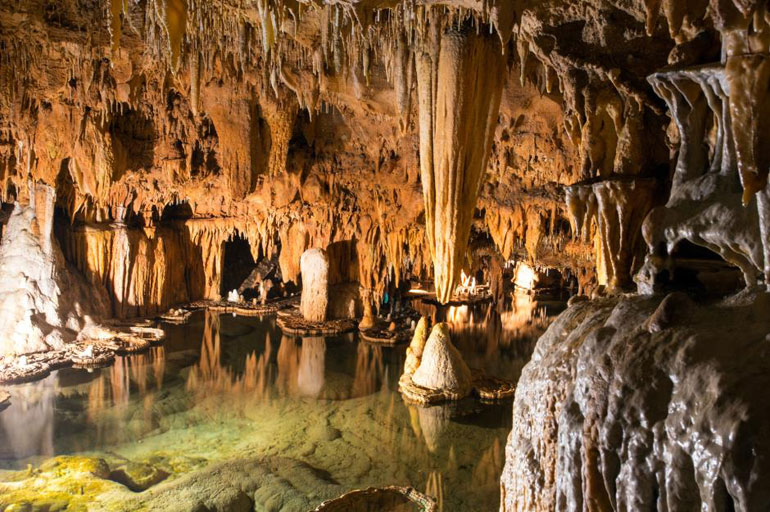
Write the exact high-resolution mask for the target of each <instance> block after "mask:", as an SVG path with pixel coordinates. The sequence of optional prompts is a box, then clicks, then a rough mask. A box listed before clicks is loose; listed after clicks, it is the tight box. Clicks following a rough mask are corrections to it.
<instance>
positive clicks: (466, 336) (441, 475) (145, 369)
mask: <svg viewBox="0 0 770 512" xmlns="http://www.w3.org/2000/svg"><path fill="white" fill-rule="evenodd" d="M552 312H556V311H546V310H545V309H543V308H542V307H541V308H538V307H537V306H534V305H533V304H525V305H524V306H522V305H521V304H519V305H516V307H515V308H514V310H513V311H509V312H507V313H503V314H502V315H501V316H498V315H491V316H490V315H488V312H486V311H484V310H483V308H481V309H479V308H473V309H468V308H467V307H466V308H462V307H461V308H454V310H450V312H449V320H450V321H451V325H452V330H453V340H454V342H455V344H456V345H457V346H458V348H459V349H460V350H461V352H462V353H463V355H464V356H465V357H466V360H467V362H468V363H469V365H470V366H472V367H475V368H480V369H483V370H485V371H486V372H487V373H489V374H490V375H496V376H499V377H503V378H508V379H513V380H516V379H517V378H518V376H519V373H520V371H521V367H522V366H523V365H524V364H525V363H526V362H527V360H528V359H529V356H530V354H531V350H532V348H533V347H534V341H535V340H536V339H537V337H538V335H539V334H540V333H541V332H542V331H543V329H544V327H545V325H546V324H547V323H548V321H549V317H550V314H551V313H552ZM164 328H165V329H166V330H167V334H168V336H167V341H166V343H165V344H164V345H163V346H162V347H155V348H153V349H152V350H151V351H150V352H147V353H144V354H138V355H133V356H128V357H121V358H118V360H117V361H116V363H115V364H114V365H113V366H111V367H109V368H104V369H101V370H94V371H91V372H89V371H85V370H75V369H66V370H60V371H58V372H55V373H53V374H52V375H51V376H49V377H48V378H47V379H45V380H43V381H40V382H36V383H30V384H24V385H18V386H9V387H8V388H7V391H8V392H9V393H10V394H11V405H10V406H9V407H8V408H7V409H5V410H4V411H2V412H0V467H2V468H4V469H2V470H0V491H2V492H0V505H9V504H11V503H22V502H24V501H27V502H30V503H31V504H45V503H48V504H51V503H53V504H59V505H69V506H70V509H77V508H78V507H79V506H83V507H87V509H89V510H141V509H147V510H192V509H195V508H196V506H199V505H203V506H205V507H206V508H207V509H212V510H213V509H223V508H227V509H230V510H240V509H244V510H251V509H254V510H308V509H312V508H314V507H315V506H317V505H318V504H320V502H321V501H323V500H325V499H329V498H332V497H335V496H338V495H340V494H342V493H344V492H346V491H349V490H351V489H355V488H364V487H368V486H384V485H401V486H412V487H415V488H416V489H418V490H420V491H425V492H427V493H428V494H430V495H432V496H435V497H437V498H438V500H439V504H440V506H441V508H442V509H443V510H478V511H482V510H497V509H498V507H499V497H500V490H499V489H500V488H499V478H500V473H501V471H502V466H503V462H504V446H505V440H506V437H507V435H508V432H509V431H510V426H511V424H510V422H511V402H510V401H508V402H503V403H496V404H482V403H480V402H479V401H477V400H474V399H467V400H465V401H462V402H460V403H457V404H453V405H451V406H434V407H429V408H423V407H418V406H412V405H407V404H406V403H404V401H403V400H402V399H401V397H400V395H399V394H398V392H397V391H396V387H397V382H398V377H399V375H400V374H401V371H402V368H403V363H404V355H405V354H404V353H405V346H404V345H400V346H397V347H383V346H377V345H371V344H368V343H366V342H363V341H358V339H357V335H355V334H348V335H345V336H337V337H327V338H320V337H316V338H296V337H292V336H286V335H283V334H282V333H281V331H280V329H279V328H278V327H277V326H276V324H275V317H274V316H265V317H255V318H247V317H236V316H232V315H218V314H215V313H210V312H201V313H196V314H195V315H194V316H193V317H192V318H191V320H190V321H189V322H188V323H186V324H183V325H172V324H166V325H164ZM72 456H74V457H72ZM94 468H96V469H94ZM125 475H128V477H126V476H125ZM118 482H120V483H118ZM148 485H149V489H148V490H144V491H143V492H139V490H140V489H141V488H142V487H145V486H148ZM131 487H133V488H134V490H131V489H130V488H131ZM239 504H240V505H239ZM238 507H242V508H238ZM0 508H2V507H0ZM51 509H55V507H51ZM68 510H69V509H68Z"/></svg>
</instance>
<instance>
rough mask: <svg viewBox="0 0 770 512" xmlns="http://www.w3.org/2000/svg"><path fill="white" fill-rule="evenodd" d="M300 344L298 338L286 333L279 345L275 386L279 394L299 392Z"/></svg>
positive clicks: (291, 394)
mask: <svg viewBox="0 0 770 512" xmlns="http://www.w3.org/2000/svg"><path fill="white" fill-rule="evenodd" d="M299 360H300V346H299V343H297V339H296V338H294V337H291V336H286V335H284V336H283V337H282V338H281V346H280V347H278V355H277V362H278V375H277V377H276V382H275V387H276V390H277V392H278V393H279V394H281V395H288V396H295V395H296V394H297V374H298V372H299Z"/></svg>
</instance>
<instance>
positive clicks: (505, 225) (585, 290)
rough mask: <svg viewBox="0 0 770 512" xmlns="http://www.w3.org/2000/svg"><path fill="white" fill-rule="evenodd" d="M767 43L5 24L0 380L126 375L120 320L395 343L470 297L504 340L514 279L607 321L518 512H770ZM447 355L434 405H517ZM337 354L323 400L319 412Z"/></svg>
mask: <svg viewBox="0 0 770 512" xmlns="http://www.w3.org/2000/svg"><path fill="white" fill-rule="evenodd" d="M769 20H770V8H768V6H767V5H766V3H765V2H760V1H756V0H694V1H688V2H685V1H677V0H623V1H617V0H586V1H583V2H571V1H567V0H511V1H509V0H484V1H476V0H430V1H418V2H411V1H394V0H389V1H385V0H369V1H367V2H355V1H350V0H339V1H334V2H291V1H288V0H212V1H209V2H192V1H184V0H138V1H132V2H127V1H123V0H109V1H107V0H92V1H90V2H84V1H79V0H63V1H60V2H50V1H44V0H30V1H27V2H4V3H2V4H0V203H2V204H0V228H2V232H1V237H2V238H1V240H0V332H3V335H4V337H3V339H2V341H0V355H6V356H11V357H13V360H14V364H16V363H18V362H19V361H25V362H26V361H31V362H32V366H34V365H35V364H40V365H43V364H44V363H43V362H41V361H43V360H46V361H47V360H48V359H45V358H50V357H54V356H53V355H52V354H56V353H66V354H70V355H71V356H73V357H77V358H80V359H78V361H80V362H81V363H82V364H88V363H89V361H90V362H95V361H98V360H99V358H100V357H102V356H104V357H110V356H111V354H112V351H111V350H110V351H105V353H104V354H102V353H101V352H99V350H97V349H95V348H94V349H91V352H88V350H89V349H88V348H87V347H83V346H82V345H80V344H78V342H79V341H82V340H83V337H84V336H85V334H84V333H87V332H92V333H93V332H96V331H94V330H93V329H91V327H92V326H93V325H95V324H96V322H97V320H104V319H109V318H121V319H122V318H130V317H137V316H152V315H156V314H164V313H165V312H166V311H167V310H169V308H173V311H172V313H170V314H166V315H165V316H166V318H175V317H176V318H178V319H182V318H185V317H186V316H187V315H188V312H189V311H191V310H192V309H194V308H195V307H196V306H195V305H202V306H205V307H209V308H213V309H215V310H218V311H229V312H238V313H242V314H258V313H259V312H265V311H274V310H278V309H282V310H283V311H282V315H283V316H281V317H280V319H279V323H282V325H283V326H284V328H285V329H286V330H287V332H290V333H299V332H304V333H308V332H310V333H313V334H316V335H323V334H328V333H330V332H339V331H340V330H350V329H353V328H354V327H355V325H356V320H357V319H358V318H361V317H363V318H362V322H361V324H360V327H361V328H362V329H374V328H376V326H377V317H378V315H381V314H382V315H381V316H385V314H387V310H389V311H390V312H393V310H395V309H396V308H395V306H394V302H393V299H394V298H396V297H400V296H402V295H403V294H404V293H405V292H406V290H408V289H409V286H410V285H411V284H413V283H418V282H419V283H420V285H421V286H422V287H424V288H425V289H429V290H432V289H435V291H436V298H437V300H438V302H441V303H446V302H448V301H450V300H451V298H452V296H453V294H455V292H456V291H457V285H458V284H462V283H460V276H461V275H462V272H465V275H466V276H471V279H472V278H481V277H482V276H483V277H484V279H488V280H489V281H490V282H489V283H486V284H489V289H490V292H491V295H492V297H493V299H494V300H495V301H496V303H497V304H496V306H497V307H498V309H500V310H502V309H504V307H505V305H506V303H507V299H508V297H506V295H507V294H506V290H507V289H510V284H511V283H510V282H509V280H508V279H507V276H510V275H511V274H510V272H511V269H514V272H517V271H516V270H515V269H521V268H528V269H555V270H558V271H559V275H560V276H561V277H562V278H563V280H564V281H565V282H568V283H570V286H574V287H575V288H576V289H577V291H578V293H580V294H585V295H586V296H590V297H593V298H596V300H592V301H588V300H580V301H577V300H575V301H573V302H572V305H571V307H570V308H569V309H568V310H567V312H566V313H565V314H564V315H563V316H562V317H561V319H560V320H559V321H558V322H557V323H556V324H554V327H553V328H552V329H551V330H550V331H549V332H548V334H547V335H546V336H545V337H543V338H542V339H541V341H540V343H539V345H538V349H537V351H536V355H535V358H534V359H533V361H532V362H531V364H530V366H529V367H528V369H527V370H526V371H525V372H524V377H523V380H522V382H521V384H520V386H519V387H518V391H517V398H516V402H515V405H514V429H513V434H512V436H511V441H510V446H509V449H508V457H507V458H508V460H507V463H508V469H507V470H506V472H505V473H504V475H503V479H502V484H503V490H504V496H503V500H502V501H503V506H502V508H503V510H554V509H556V510H566V509H569V510H572V509H583V508H585V509H591V510H594V509H598V510H608V509H621V510H622V509H633V510H637V509H646V508H658V509H661V510H663V509H665V510H678V509H691V508H701V509H714V510H722V509H728V510H729V509H730V508H731V507H732V508H735V509H742V510H754V509H760V510H761V509H766V508H768V502H770V500H769V499H768V497H767V495H766V494H765V491H764V490H763V489H760V486H759V484H757V483H756V482H762V481H763V480H766V479H767V475H768V472H767V468H765V466H764V464H765V458H766V457H765V451H766V450H765V448H766V447H765V446H764V438H763V437H762V435H763V434H762V432H764V430H763V429H766V425H765V423H764V421H765V414H764V410H763V409H761V407H760V405H759V403H758V399H757V398H756V395H757V392H756V390H760V389H763V387H764V380H763V379H764V374H765V368H764V366H762V365H764V364H765V363H764V359H763V358H764V352H763V351H762V349H761V346H762V344H761V341H762V340H763V338H762V336H763V334H761V333H760V330H761V329H762V328H763V326H764V318H765V316H766V315H764V314H763V311H764V310H763V309H761V308H762V307H763V306H764V305H765V302H766V298H765V297H764V295H763V294H762V293H761V292H763V291H766V289H767V287H768V286H770V192H769V191H768V186H770V185H768V172H769V171H770V146H768V144H765V139H766V138H767V134H768V130H770V125H768V123H769V122H770V121H768V120H769V119H770V115H769V114H770V99H769V98H770V96H769V95H768V92H769V88H770V64H769V63H768V62H769V59H770V21H769ZM307 251H310V252H307ZM324 253H325V254H326V260H324V258H322V257H321V256H318V255H322V254H324ZM303 254H304V255H305V256H303ZM314 254H315V255H316V256H318V258H317V259H318V262H317V263H315V264H313V263H312V261H311V257H310V256H308V255H314ZM260 265H261V266H263V267H264V266H266V265H269V266H270V267H271V272H272V273H271V276H270V278H269V279H268V280H266V279H264V278H265V276H266V275H267V274H264V275H262V274H260V276H261V277H260V280H259V281H258V280H257V279H256V275H257V274H259V272H258V271H257V270H256V269H258V268H260ZM245 267H248V268H245ZM706 267H708V268H711V269H716V270H714V271H713V272H711V273H712V274H714V275H712V276H711V277H710V278H711V279H712V280H713V281H714V282H716V281H720V282H722V283H727V285H725V286H721V287H717V288H718V291H719V293H711V292H710V291H709V287H708V286H707V285H708V283H705V282H703V281H704V280H705V279H707V278H709V277H708V276H706V274H707V273H706V272H702V269H703V268H706ZM255 272H256V273H257V274H255ZM244 276H249V277H244ZM704 276H706V277H704ZM724 276H727V277H724ZM513 277H514V278H516V277H517V276H513ZM244 279H245V280H244ZM733 279H734V280H735V281H740V280H741V279H742V283H740V284H739V285H738V286H733V283H732V281H731V280H733ZM247 281H248V283H247ZM430 281H432V285H431V283H430ZM517 281H520V282H518V283H517V284H518V286H519V287H522V286H524V285H523V284H522V283H524V280H518V279H517ZM634 282H636V284H637V289H636V291H637V292H638V294H637V295H633V292H634V286H633V285H634ZM268 283H269V284H268ZM246 284H248V285H249V286H246ZM531 284H532V283H530V286H531ZM506 285H508V287H506ZM300 286H301V287H302V294H303V295H302V299H301V301H300V309H299V312H296V313H294V312H291V313H287V311H286V310H287V309H288V306H290V305H291V304H290V297H291V296H292V294H294V293H296V292H297V291H298V290H299V287H300ZM249 288H251V289H252V290H256V291H255V292H254V295H258V296H259V298H258V297H257V296H253V297H250V298H249V299H247V301H245V302H242V301H241V300H240V299H241V296H243V295H246V293H245V292H246V290H247V289H249ZM738 288H745V290H739V289H738ZM233 289H235V290H236V293H235V294H234V296H233V298H237V299H238V303H230V304H228V303H225V302H223V301H222V298H223V297H227V294H228V293H229V292H231V290H233ZM672 290H677V292H676V293H674V294H673V295H669V296H668V298H667V299H665V300H664V299H663V297H662V295H659V294H661V293H663V292H666V293H668V292H670V291H672ZM682 290H685V291H686V292H687V293H690V294H692V297H689V296H686V295H680V294H677V293H684V292H683V291H682ZM706 292H708V293H706ZM737 292H740V293H738V295H733V296H732V298H725V296H727V295H730V294H731V293H732V294H734V293H737ZM607 294H609V295H612V297H610V298H607V297H604V295H607ZM254 299H257V300H262V301H263V302H264V304H259V305H257V304H256V303H254V302H252V303H249V302H248V300H254ZM386 299H387V300H386ZM515 300H516V299H514V304H515ZM709 301H710V302H709ZM191 303H192V304H193V305H192V306H191V305H190V304H191ZM383 307H384V308H385V310H383ZM228 308H229V309H228ZM656 310H657V311H656ZM292 315H293V316H292ZM289 317H291V318H292V319H293V320H291V321H289V320H287V319H288V318H289ZM394 318H396V319H397V317H394ZM685 318H686V319H687V321H686V323H685V321H684V319H685ZM716 318H719V319H720V320H721V323H719V324H715V322H716V320H715V319H716ZM319 322H322V323H323V322H326V324H322V323H319ZM386 323H387V322H385V323H383V321H380V324H379V325H385V324H386ZM290 324H291V325H290ZM440 325H441V324H439V326H437V327H435V328H434V333H433V334H432V335H431V336H430V337H428V336H427V330H426V325H425V324H421V325H420V326H418V329H417V334H416V335H415V339H414V340H413V344H412V346H410V348H409V352H408V354H407V372H406V373H405V377H404V378H405V379H406V378H408V380H409V382H410V383H412V384H414V385H415V386H418V385H419V386H420V387H422V389H425V390H428V391H431V392H433V391H436V392H437V390H443V389H449V390H451V391H450V392H449V394H451V395H452V396H455V395H457V396H460V395H467V394H468V393H469V392H470V391H471V388H475V389H476V390H477V392H478V393H479V394H481V395H484V394H486V395H485V396H492V397H494V396H496V395H495V392H493V391H494V389H493V388H495V386H496V385H497V381H495V380H494V379H486V380H485V381H482V380H480V378H477V379H475V380H474V379H473V376H472V375H470V371H469V370H468V368H467V367H466V366H464V363H462V364H461V362H462V361H461V358H459V355H458V354H457V353H456V351H453V348H452V345H451V342H450V341H449V340H448V339H447V336H446V332H445V329H444V328H443V327H440ZM738 325H740V326H741V328H742V329H743V330H742V331H740V333H741V335H740V336H739V335H736V334H735V332H738V331H737V330H735V326H738ZM706 327H709V328H711V329H712V331H713V335H712V334H709V333H708V332H707V330H706ZM765 327H766V326H765ZM434 334H435V336H434ZM717 335H719V336H721V338H719V339H722V340H724V339H728V340H736V341H735V342H734V343H736V344H737V345H736V347H735V348H734V349H731V350H727V349H726V348H725V347H726V345H724V344H719V343H718V342H717V341H716V340H717V339H718V338H717ZM118 338H119V337H118ZM124 338H125V339H123V338H120V339H118V341H115V340H112V342H114V344H115V345H116V346H117V345H121V343H123V342H125V343H123V345H121V346H122V348H121V350H124V351H125V350H128V348H131V347H132V346H133V345H131V344H130V343H128V342H126V339H127V338H126V337H124ZM394 339H395V337H394ZM118 348H120V347H118ZM307 348H308V350H307V359H306V360H305V361H303V363H302V368H303V372H302V373H303V375H304V376H303V383H302V385H301V386H300V385H299V383H298V382H296V380H295V382H294V384H293V385H296V386H299V387H302V388H303V390H304V391H305V392H306V394H307V395H309V396H317V395H318V392H319V390H320V388H321V387H323V380H322V375H321V374H319V373H318V371H317V367H318V360H319V359H318V355H319V354H321V353H322V350H321V347H320V346H316V345H313V342H308V347H307ZM22 354H26V356H28V357H29V359H20V358H17V357H16V356H18V355H22ZM105 354H106V355H105ZM303 354H304V351H303ZM41 358H42V359H41ZM69 360H70V362H72V357H70V359H69ZM45 364H48V363H45ZM94 364H95V363H94ZM252 364H253V365H255V364H256V362H254V363H252ZM265 364H266V363H265ZM298 364H299V362H298ZM49 366H50V365H49ZM41 367H42V366H41ZM44 373H45V372H44V371H42V370H41V375H42V374H44ZM214 380H215V379H214ZM511 390H512V386H511V385H508V386H507V387H505V390H504V393H498V395H500V396H502V395H503V394H507V393H509V392H510V391H511ZM696 390H698V392H697V393H696ZM437 393H438V392H437ZM439 395H440V393H438V394H437V395H436V396H439ZM442 396H443V395H442ZM698 397H700V398H702V399H698ZM426 417H427V416H426ZM749 454H752V456H753V458H754V459H755V460H754V462H753V465H750V464H749V463H748V462H747V461H748V460H749V458H750V455H749ZM159 485H163V484H159ZM334 494H335V495H336V494H338V493H336V490H335V493H334Z"/></svg>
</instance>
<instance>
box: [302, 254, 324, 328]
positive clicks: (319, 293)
mask: <svg viewBox="0 0 770 512" xmlns="http://www.w3.org/2000/svg"><path fill="white" fill-rule="evenodd" d="M300 271H301V272H302V298H301V300H300V313H302V316H303V317H304V318H305V320H307V321H309V322H324V321H325V320H326V309H327V306H328V304H329V258H328V257H327V256H326V252H325V251H324V250H323V249H308V250H307V251H305V252H304V253H303V254H302V258H300Z"/></svg>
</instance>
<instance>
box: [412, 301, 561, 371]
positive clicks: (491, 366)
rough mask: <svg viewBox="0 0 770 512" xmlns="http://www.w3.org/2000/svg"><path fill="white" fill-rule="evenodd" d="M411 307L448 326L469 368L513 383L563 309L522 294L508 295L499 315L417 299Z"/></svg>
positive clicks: (489, 309) (488, 308)
mask: <svg viewBox="0 0 770 512" xmlns="http://www.w3.org/2000/svg"><path fill="white" fill-rule="evenodd" d="M413 306H414V308H415V309H416V310H417V311H418V312H419V313H420V314H422V315H424V316H428V317H430V318H431V319H432V321H433V322H439V321H446V322H447V323H448V324H449V330H450V332H451V333H452V342H453V343H454V344H455V346H456V347H457V348H458V349H459V350H460V352H461V353H462V354H463V356H464V357H465V360H466V362H467V363H468V365H469V366H471V367H473V368H483V369H485V370H487V371H488V372H489V373H492V374H495V375H498V376H503V377H505V378H509V379H513V380H516V379H518V377H519V374H520V371H521V367H522V366H523V365H524V364H525V363H526V362H527V361H528V360H529V356H530V355H531V354H532V351H533V350H534V346H535V342H536V341H537V339H538V338H539V337H540V335H542V334H543V332H545V329H546V328H547V327H548V324H549V323H550V321H551V318H552V316H553V314H555V313H557V312H558V311H560V309H561V307H562V305H561V304H560V303H546V302H540V301H538V300H537V299H536V298H535V297H534V296H533V295H531V294H529V293H525V292H520V293H513V294H511V295H510V296H509V298H508V300H506V304H505V307H504V308H503V312H501V313H498V312H497V311H496V309H495V308H493V307H491V306H490V305H489V304H473V305H458V306H448V307H439V306H436V305H434V304H430V303H423V302H422V301H420V300H417V301H414V303H413Z"/></svg>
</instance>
